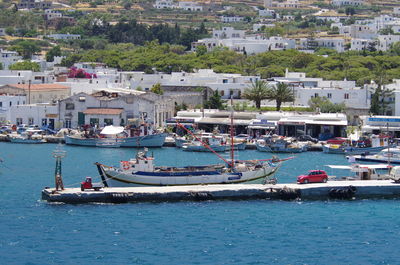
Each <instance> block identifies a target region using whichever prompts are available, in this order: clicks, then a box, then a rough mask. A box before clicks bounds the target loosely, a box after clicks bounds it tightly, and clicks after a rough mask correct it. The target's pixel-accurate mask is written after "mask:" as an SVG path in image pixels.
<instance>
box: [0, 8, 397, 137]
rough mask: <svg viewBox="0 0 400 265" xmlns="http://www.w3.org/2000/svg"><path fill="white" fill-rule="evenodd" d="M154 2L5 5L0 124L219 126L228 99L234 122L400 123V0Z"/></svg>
mask: <svg viewBox="0 0 400 265" xmlns="http://www.w3.org/2000/svg"><path fill="white" fill-rule="evenodd" d="M149 2H151V4H150V3H149ZM149 2H148V1H101V0H99V1H96V2H85V1H78V2H76V1H59V2H51V1H33V0H20V1H15V2H3V3H2V7H3V8H2V10H1V12H2V13H3V17H4V16H5V15H11V14H14V16H16V17H17V18H18V19H16V20H15V21H11V20H7V19H3V20H2V19H0V27H2V28H0V35H1V37H0V38H1V39H0V47H1V50H0V54H1V56H0V63H1V69H2V70H0V122H1V123H2V124H3V125H8V124H15V125H17V126H20V125H28V126H38V127H42V126H48V127H49V128H50V129H52V130H60V129H62V128H74V129H77V128H82V126H85V125H89V126H98V127H100V128H101V127H104V126H107V125H114V126H126V125H128V124H130V123H131V122H132V121H133V120H135V121H140V122H145V123H149V124H151V125H152V126H154V128H157V129H165V128H166V127H168V126H172V127H174V126H175V125H174V124H173V121H174V120H177V119H178V120H184V121H190V123H191V124H192V125H194V126H196V127H202V125H204V124H206V125H208V126H203V127H204V128H205V129H206V130H208V131H212V130H213V129H214V128H219V127H221V126H222V125H227V124H225V123H226V122H223V121H221V119H224V117H225V118H227V117H228V116H229V115H228V114H226V113H227V112H226V111H227V110H228V109H230V108H233V109H234V111H235V114H234V116H235V119H236V116H237V117H239V118H237V119H238V121H237V123H238V124H240V125H241V126H242V128H241V129H240V130H239V129H238V128H237V130H238V131H237V133H246V134H251V135H255V132H252V128H254V127H256V128H258V129H267V130H263V131H262V132H257V133H258V134H260V133H266V131H271V130H272V131H274V132H276V133H279V134H282V135H284V136H298V131H299V129H301V130H300V131H303V133H305V134H307V135H308V134H309V135H311V136H312V137H316V138H318V137H321V134H323V132H324V130H325V131H326V130H328V131H330V132H331V133H332V136H335V137H339V136H340V137H346V128H347V126H350V127H356V128H358V129H359V130H360V131H361V132H363V133H375V134H378V133H381V132H383V131H384V130H386V127H388V126H387V125H388V123H389V125H390V131H391V133H392V134H393V135H394V136H397V135H398V133H399V132H400V123H399V122H398V121H397V120H398V119H397V118H396V117H400V105H399V104H400V103H399V102H400V71H399V67H400V65H398V62H399V60H396V59H395V58H397V57H399V58H400V5H399V3H397V2H396V1H384V2H382V3H375V2H374V1H367V0H354V1H348V0H346V1H344V0H343V1H342V0H340V1H337V0H333V1H323V0H319V1H315V2H312V1H300V0H290V1H271V0H264V1H258V2H247V1H245V2H243V3H236V2H235V1H234V2H232V4H231V5H227V4H226V2H219V1H195V2H187V1H173V0H156V1H154V2H152V1H149ZM105 12H110V14H111V15H108V16H106V15H105V14H106V13H105ZM128 14H140V16H137V15H135V16H134V17H135V18H134V20H130V19H128V18H126V15H128ZM173 14H177V15H176V16H172V15H173ZM121 17H123V18H121ZM159 17H162V18H163V20H161V21H157V19H156V18H159ZM200 17H202V18H203V17H204V18H203V19H202V20H199V18H200ZM24 19H25V20H28V21H29V23H25V24H24V23H23V22H22V21H20V20H24ZM155 23H159V24H158V26H157V27H158V28H157V27H156V26H155ZM132 30H134V31H135V30H136V32H139V31H142V32H143V33H145V32H147V31H149V34H147V33H145V35H151V36H150V37H146V38H147V39H146V38H143V37H140V36H139V35H138V36H136V35H135V32H134V31H132ZM114 31H115V32H118V31H120V32H124V31H126V34H127V35H126V36H124V34H122V35H120V36H117V35H115V33H114ZM150 31H151V32H150ZM138 34H139V33H138ZM176 34H178V35H176ZM96 35H97V36H96ZM118 50H119V51H120V54H119V55H118ZM257 89H261V90H263V89H264V90H265V91H266V92H265V93H263V91H261V92H260V91H258V92H257V91H256V90H257ZM268 91H269V92H268ZM273 92H275V94H274V93H273ZM257 93H258V94H257ZM231 99H232V101H231ZM227 115H228V116H227ZM214 117H218V118H214ZM370 117H375V118H373V119H371V118H370ZM376 117H379V118H376ZM297 120H301V122H297ZM316 120H318V122H316ZM378 120H379V121H380V122H378ZM260 121H262V122H260ZM235 122H236V121H235ZM256 124H257V126H255V125H256ZM307 124H310V126H306V125H307ZM311 124H312V126H311ZM289 125H291V126H292V127H293V128H294V129H287V128H286V127H287V126H289ZM315 125H318V126H319V128H314V127H315ZM299 126H300V127H301V128H297V127H299ZM222 127H223V126H222ZM239 127H240V126H239ZM305 127H307V128H305ZM219 129H220V128H219Z"/></svg>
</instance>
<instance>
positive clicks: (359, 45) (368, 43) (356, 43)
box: [350, 39, 377, 51]
mask: <svg viewBox="0 0 400 265" xmlns="http://www.w3.org/2000/svg"><path fill="white" fill-rule="evenodd" d="M376 45H377V41H376V40H375V39H351V46H350V50H351V51H367V50H368V48H369V47H375V46H376Z"/></svg>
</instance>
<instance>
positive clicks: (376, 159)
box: [354, 156, 400, 164]
mask: <svg viewBox="0 0 400 265" xmlns="http://www.w3.org/2000/svg"><path fill="white" fill-rule="evenodd" d="M354 159H355V160H356V161H365V162H378V163H390V164H400V160H395V159H393V160H392V159H391V160H390V161H389V160H388V159H387V158H384V157H374V156H354Z"/></svg>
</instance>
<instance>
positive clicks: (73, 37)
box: [46, 33, 81, 40]
mask: <svg viewBox="0 0 400 265" xmlns="http://www.w3.org/2000/svg"><path fill="white" fill-rule="evenodd" d="M46 37H47V38H50V39H54V40H80V39H81V35H79V34H61V33H57V34H50V35H47V36H46Z"/></svg>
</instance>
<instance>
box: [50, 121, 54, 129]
mask: <svg viewBox="0 0 400 265" xmlns="http://www.w3.org/2000/svg"><path fill="white" fill-rule="evenodd" d="M49 128H50V129H52V130H54V119H49Z"/></svg>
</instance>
